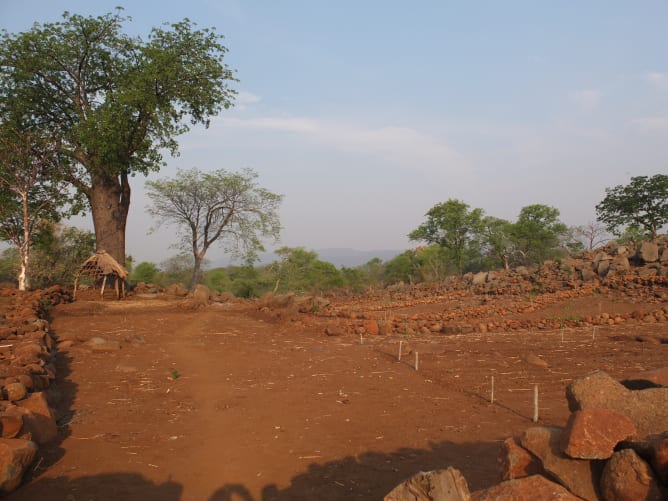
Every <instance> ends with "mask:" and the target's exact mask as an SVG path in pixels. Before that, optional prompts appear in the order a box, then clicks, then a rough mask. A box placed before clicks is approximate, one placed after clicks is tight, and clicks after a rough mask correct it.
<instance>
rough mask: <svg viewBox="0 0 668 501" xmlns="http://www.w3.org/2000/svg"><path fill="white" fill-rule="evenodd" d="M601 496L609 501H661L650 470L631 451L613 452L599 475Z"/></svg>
mask: <svg viewBox="0 0 668 501" xmlns="http://www.w3.org/2000/svg"><path fill="white" fill-rule="evenodd" d="M601 495H602V497H603V499H604V500H606V501H607V500H609V501H613V500H614V501H638V500H640V499H642V500H643V501H661V500H662V499H665V498H663V497H662V494H661V488H660V487H659V484H658V482H657V480H656V477H655V475H654V473H653V472H652V469H651V468H650V467H649V465H648V464H647V463H645V462H644V461H643V460H642V459H640V457H639V456H638V455H637V454H636V453H635V452H634V451H633V450H631V449H622V450H621V451H618V452H615V453H614V454H613V455H612V457H611V458H610V460H609V461H608V462H607V463H606V465H605V468H604V469H603V474H602V475H601Z"/></svg>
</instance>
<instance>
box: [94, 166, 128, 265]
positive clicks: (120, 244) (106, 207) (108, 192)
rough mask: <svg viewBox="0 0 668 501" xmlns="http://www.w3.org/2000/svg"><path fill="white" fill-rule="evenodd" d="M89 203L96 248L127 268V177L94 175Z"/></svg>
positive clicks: (125, 175) (122, 175) (124, 175)
mask: <svg viewBox="0 0 668 501" xmlns="http://www.w3.org/2000/svg"><path fill="white" fill-rule="evenodd" d="M88 200H89V202H90V207H91V211H92V213H93V226H94V227H95V246H96V248H97V250H98V251H102V250H104V251H107V253H108V254H110V255H111V256H112V257H113V258H114V259H115V260H116V261H118V263H119V264H120V265H121V266H125V225H126V222H127V218H128V210H129V209H130V183H129V181H128V176H127V174H120V175H118V176H108V175H93V178H92V186H91V189H90V192H89V197H88Z"/></svg>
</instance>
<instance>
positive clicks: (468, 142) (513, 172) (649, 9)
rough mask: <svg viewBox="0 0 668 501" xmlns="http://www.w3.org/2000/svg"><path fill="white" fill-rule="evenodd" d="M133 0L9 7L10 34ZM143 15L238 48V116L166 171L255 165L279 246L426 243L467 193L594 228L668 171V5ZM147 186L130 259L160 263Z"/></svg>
mask: <svg viewBox="0 0 668 501" xmlns="http://www.w3.org/2000/svg"><path fill="white" fill-rule="evenodd" d="M122 3H123V2H122V1H121V0H113V1H102V0H100V1H96V0H85V1H74V0H73V1H68V0H58V1H56V0H0V28H4V29H6V30H8V31H10V32H17V31H22V30H26V29H29V28H30V27H31V26H32V24H33V22H35V21H38V22H48V21H55V20H58V19H59V17H60V15H61V14H62V12H63V11H65V10H68V11H70V12H76V13H80V14H84V15H88V14H93V15H98V14H103V13H106V12H111V11H113V8H114V7H115V6H116V5H119V4H122ZM125 14H127V15H129V16H131V17H132V18H133V21H132V22H131V23H128V24H127V25H126V30H127V31H128V32H130V33H132V34H139V35H142V36H144V37H145V35H146V34H147V33H148V31H149V29H150V27H152V26H157V25H159V24H161V23H163V22H172V21H177V20H180V19H182V18H183V17H188V18H190V19H191V20H193V21H195V22H197V23H198V24H199V25H200V26H202V27H211V26H213V27H215V28H217V30H218V32H219V33H222V34H223V35H225V37H226V46H227V47H228V48H229V54H228V57H227V59H226V61H227V63H228V65H229V66H230V67H231V68H234V69H236V70H237V76H238V78H239V80H240V82H239V83H238V84H235V86H234V87H235V88H236V89H237V90H238V91H239V95H238V99H237V105H236V108H235V109H233V110H231V111H228V112H225V113H223V114H222V115H220V116H219V117H217V118H216V119H215V120H214V121H213V122H212V125H211V127H210V128H209V129H203V128H198V129H195V130H193V131H191V132H190V133H189V134H187V135H184V136H181V137H180V138H179V142H180V145H181V147H180V151H181V155H180V157H178V158H175V159H173V158H171V157H169V156H167V157H166V160H167V162H168V166H167V167H166V168H164V169H163V170H162V171H161V172H160V173H159V174H153V175H151V176H150V177H151V179H155V178H158V177H165V176H173V175H174V173H175V169H176V168H177V167H179V168H184V169H187V168H190V167H193V166H197V167H199V168H200V169H202V170H208V169H211V170H213V169H217V168H221V167H222V168H225V169H228V170H237V169H240V168H242V167H251V168H253V169H255V170H256V171H257V172H258V173H259V175H260V177H259V182H260V184H261V185H262V186H264V187H265V188H267V189H270V190H272V191H274V192H277V193H281V194H283V195H284V196H285V200H284V202H283V205H282V208H281V221H282V224H283V226H284V230H283V232H282V237H281V242H280V245H288V246H304V247H306V248H309V249H319V248H328V247H351V248H356V249H360V250H373V249H406V248H410V247H412V246H415V243H411V242H409V241H408V239H407V237H406V235H407V234H408V233H409V232H410V231H411V230H413V229H415V228H416V227H417V226H418V225H419V224H420V223H422V222H423V220H424V214H425V212H426V211H427V210H428V209H429V208H430V207H432V206H433V205H434V204H436V203H439V202H443V201H445V200H447V199H449V198H458V199H460V200H463V201H465V202H466V203H468V204H469V205H471V206H472V207H481V208H483V209H484V210H485V212H486V213H487V214H490V215H494V216H497V217H503V218H507V219H510V220H514V219H515V218H516V217H517V215H518V213H519V211H520V208H521V207H523V206H525V205H529V204H533V203H544V204H547V205H552V206H555V207H557V208H558V209H559V210H560V211H561V216H562V220H563V221H564V222H565V223H566V224H569V225H577V224H584V223H586V222H588V221H592V220H594V219H595V212H594V206H595V205H596V204H597V203H598V202H599V201H600V200H601V199H602V198H603V197H604V195H605V193H604V190H605V188H606V187H611V186H615V185H618V184H625V183H627V182H628V180H629V178H630V177H631V176H637V175H653V174H656V173H668V148H667V147H666V145H667V144H668V56H667V55H666V47H668V30H667V29H666V20H668V2H665V1H663V0H662V1H642V2H629V1H611V0H605V1H603V0H602V1H561V2H535V1H524V2H520V1H512V0H505V1H503V2H500V1H488V2H483V1H478V2H464V1H461V2H448V1H445V0H442V1H416V2H408V1H403V2H399V1H392V0H382V1H376V0H367V1H360V0H356V1H349V0H338V1H336V2H325V1H312V0H304V1H290V0H285V1H280V2H279V1H270V0H265V1H246V2H241V1H234V0H228V1H221V0H208V1H207V0H188V1H179V2H170V1H152V0H142V1H136V2H132V3H131V4H129V5H127V6H126V9H125ZM144 182H145V178H143V177H141V176H140V177H136V178H134V179H133V190H134V191H133V198H132V207H131V210H130V216H129V222H128V235H127V237H128V238H127V251H128V253H129V254H131V255H133V256H134V257H135V258H136V259H137V260H138V261H142V260H150V261H154V262H159V261H160V260H162V259H163V258H165V257H167V256H170V255H173V254H174V253H175V251H174V250H173V249H169V245H170V243H172V242H171V238H172V235H173V232H170V231H165V230H161V231H160V232H158V233H154V234H152V235H147V234H146V232H147V229H148V228H149V227H150V226H151V225H152V222H151V220H150V218H149V217H148V216H146V215H145V214H144V209H145V206H146V204H147V203H148V202H147V198H146V197H145V195H144V193H143V191H144ZM83 224H86V223H81V222H77V225H79V226H82V225H83ZM88 224H89V225H90V223H88ZM221 254H222V253H221V252H220V251H217V252H212V253H211V255H210V256H208V257H210V258H211V259H216V258H218V257H220V255H221Z"/></svg>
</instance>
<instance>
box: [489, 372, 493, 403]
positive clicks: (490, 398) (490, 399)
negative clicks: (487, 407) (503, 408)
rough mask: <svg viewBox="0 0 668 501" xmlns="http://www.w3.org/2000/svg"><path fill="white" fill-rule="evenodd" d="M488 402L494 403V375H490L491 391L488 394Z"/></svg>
mask: <svg viewBox="0 0 668 501" xmlns="http://www.w3.org/2000/svg"><path fill="white" fill-rule="evenodd" d="M489 403H490V404H493V403H494V376H492V391H491V393H490V396H489Z"/></svg>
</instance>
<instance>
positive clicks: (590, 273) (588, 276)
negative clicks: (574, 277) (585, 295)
mask: <svg viewBox="0 0 668 501" xmlns="http://www.w3.org/2000/svg"><path fill="white" fill-rule="evenodd" d="M580 275H581V276H582V280H584V281H585V282H588V281H590V280H593V279H595V278H596V273H595V272H594V270H590V269H589V268H583V269H582V270H580Z"/></svg>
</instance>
